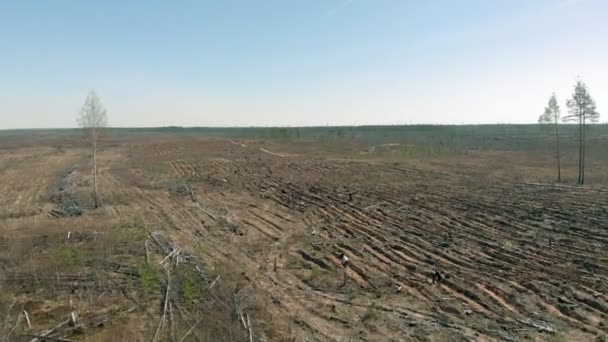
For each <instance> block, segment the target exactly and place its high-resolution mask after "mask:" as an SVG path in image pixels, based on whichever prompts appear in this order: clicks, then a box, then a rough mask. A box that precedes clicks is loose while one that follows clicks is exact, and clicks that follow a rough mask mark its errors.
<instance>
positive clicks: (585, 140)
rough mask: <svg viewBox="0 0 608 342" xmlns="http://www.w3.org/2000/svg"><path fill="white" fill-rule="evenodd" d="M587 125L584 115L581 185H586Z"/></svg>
mask: <svg viewBox="0 0 608 342" xmlns="http://www.w3.org/2000/svg"><path fill="white" fill-rule="evenodd" d="M586 124H587V122H586V117H585V115H583V158H582V160H583V161H582V163H581V185H582V184H585V152H586V151H585V150H586V147H587V146H586V145H587V137H586V132H585V128H586V127H585V125H586Z"/></svg>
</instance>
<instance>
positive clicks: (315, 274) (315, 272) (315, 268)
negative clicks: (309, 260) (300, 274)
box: [308, 265, 321, 281]
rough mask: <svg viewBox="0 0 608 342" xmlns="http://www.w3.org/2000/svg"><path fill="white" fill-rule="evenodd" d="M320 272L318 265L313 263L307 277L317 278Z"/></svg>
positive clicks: (312, 279) (311, 279)
mask: <svg viewBox="0 0 608 342" xmlns="http://www.w3.org/2000/svg"><path fill="white" fill-rule="evenodd" d="M320 274H321V269H319V266H317V265H313V266H312V268H311V269H310V275H309V276H308V279H309V280H310V281H314V280H315V279H317V278H319V275H320Z"/></svg>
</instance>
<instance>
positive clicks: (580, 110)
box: [564, 81, 600, 185]
mask: <svg viewBox="0 0 608 342" xmlns="http://www.w3.org/2000/svg"><path fill="white" fill-rule="evenodd" d="M566 104H567V106H568V111H569V112H570V114H569V115H567V116H565V117H564V121H575V122H576V121H578V129H579V137H578V138H579V146H578V184H581V185H582V184H585V147H586V136H585V130H586V125H587V122H597V121H598V120H599V118H600V114H599V113H598V112H597V110H596V106H595V101H594V100H593V98H592V97H591V95H590V94H589V90H588V89H587V86H586V85H585V83H583V82H581V81H577V82H576V85H575V86H574V94H572V98H571V99H569V100H568V102H567V103H566Z"/></svg>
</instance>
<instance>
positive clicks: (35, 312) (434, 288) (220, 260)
mask: <svg viewBox="0 0 608 342" xmlns="http://www.w3.org/2000/svg"><path fill="white" fill-rule="evenodd" d="M23 139H24V143H23V144H19V143H18V141H17V142H16V141H14V140H13V141H11V142H10V144H9V143H8V142H6V143H5V144H4V148H2V149H0V177H1V178H0V179H2V183H0V190H1V191H0V291H1V294H0V324H2V327H1V328H0V333H1V334H2V337H3V338H5V339H6V340H7V341H22V340H23V341H26V340H27V341H29V340H31V339H33V338H35V336H39V337H38V340H43V338H42V337H40V336H47V337H49V338H54V339H55V340H73V341H79V340H88V341H118V340H120V341H150V340H157V341H180V340H181V339H182V338H184V340H185V341H189V340H192V341H197V340H198V341H216V340H226V341H237V340H245V341H247V340H250V339H251V340H253V341H404V340H412V341H459V340H479V341H517V340H539V341H543V340H547V341H552V340H556V341H590V340H595V339H597V340H598V341H599V340H602V339H605V338H606V335H607V334H608V319H607V318H608V188H606V186H605V184H597V183H596V184H593V185H589V186H585V187H574V186H571V185H552V184H547V183H548V182H551V181H552V179H553V177H554V173H555V172H554V169H553V161H552V159H551V158H550V156H545V155H544V154H541V153H540V152H538V153H536V152H534V153H532V152H526V153H524V152H516V151H514V152H487V151H486V152H470V153H466V154H458V155H445V156H437V157H427V158H405V157H399V156H391V155H370V154H369V153H366V152H365V151H366V150H365V148H364V147H362V146H359V145H358V144H360V143H358V142H352V141H345V142H340V141H337V142H336V143H335V144H340V143H343V144H346V145H348V146H346V147H345V148H344V153H340V152H339V151H338V152H336V150H337V149H336V148H335V147H334V148H332V150H331V152H330V151H328V150H325V149H324V148H323V146H322V145H321V144H319V143H315V142H293V143H286V142H276V141H275V142H271V141H259V140H229V139H210V138H194V137H188V138H179V137H167V136H157V137H152V136H142V137H137V138H132V139H122V140H120V141H106V142H105V144H104V146H105V147H104V148H103V150H102V151H100V152H99V154H98V156H99V157H98V158H99V160H100V165H101V169H100V189H101V200H102V205H103V206H102V207H101V208H99V209H93V208H92V197H91V194H90V188H91V182H92V177H91V165H90V160H89V158H88V152H87V150H86V149H85V148H83V147H82V146H81V145H80V144H79V143H78V142H77V141H71V140H69V139H67V138H66V139H67V140H66V141H63V140H62V143H61V146H57V145H56V143H55V141H54V140H53V141H46V140H44V139H39V140H36V141H35V143H31V142H29V143H25V141H27V137H23ZM353 150H357V151H361V152H360V153H359V152H357V153H353V152H352V151H353ZM564 163H565V164H566V169H565V170H564V174H566V178H570V179H571V178H573V177H575V174H574V171H575V168H576V166H575V165H574V164H571V165H570V164H568V162H567V161H566V162H564ZM607 164H608V163H607V162H606V161H594V162H593V165H591V166H590V170H589V171H588V173H589V174H590V175H591V176H590V179H592V180H593V178H592V177H593V175H594V174H595V175H599V174H601V173H602V172H604V171H606V170H607ZM598 177H599V176H598ZM602 179H603V178H602ZM74 206H78V208H79V209H82V213H78V210H76V211H74V210H73V209H74V208H75V207H74ZM341 254H345V255H346V256H347V257H348V259H349V261H348V262H347V263H346V265H345V266H343V265H342V263H341V260H340V255H341ZM436 273H439V274H440V275H441V279H440V281H439V282H433V277H434V275H435V274H436ZM25 313H27V319H26V314H25ZM72 313H74V315H75V316H76V318H75V319H73V318H71V315H72ZM28 320H29V323H28V322H27V321H28ZM248 322H249V323H248ZM62 323H63V325H62ZM49 330H51V331H50V332H49ZM45 334H46V335H45ZM49 340H51V339H49Z"/></svg>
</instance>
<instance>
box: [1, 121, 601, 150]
mask: <svg viewBox="0 0 608 342" xmlns="http://www.w3.org/2000/svg"><path fill="white" fill-rule="evenodd" d="M577 129H578V126H577V125H576V124H562V125H560V133H561V134H562V138H563V141H564V145H565V146H564V147H565V148H569V147H571V146H574V145H575V143H576V137H577V132H578V131H577ZM28 133H30V134H35V135H46V134H79V131H78V130H77V129H47V130H6V131H0V136H2V135H11V134H28ZM108 133H110V134H111V135H112V136H116V137H126V136H130V135H147V134H161V135H164V134H167V135H187V136H208V137H225V138H232V139H239V138H241V139H278V140H286V141H290V140H292V141H296V140H327V141H332V140H359V141H365V142H368V143H370V144H381V143H407V144H424V145H430V146H446V147H450V148H452V149H456V150H461V149H467V150H468V149H498V150H502V149H504V150H533V149H545V148H550V147H551V146H552V144H553V140H552V139H553V128H552V127H551V126H550V125H545V124H525V125H511V124H495V125H404V126H317V127H177V126H171V127H150V128H109V132H108ZM587 138H588V141H589V142H590V146H591V148H592V149H598V148H603V149H604V150H606V149H608V124H597V125H590V126H589V130H588V133H587Z"/></svg>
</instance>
